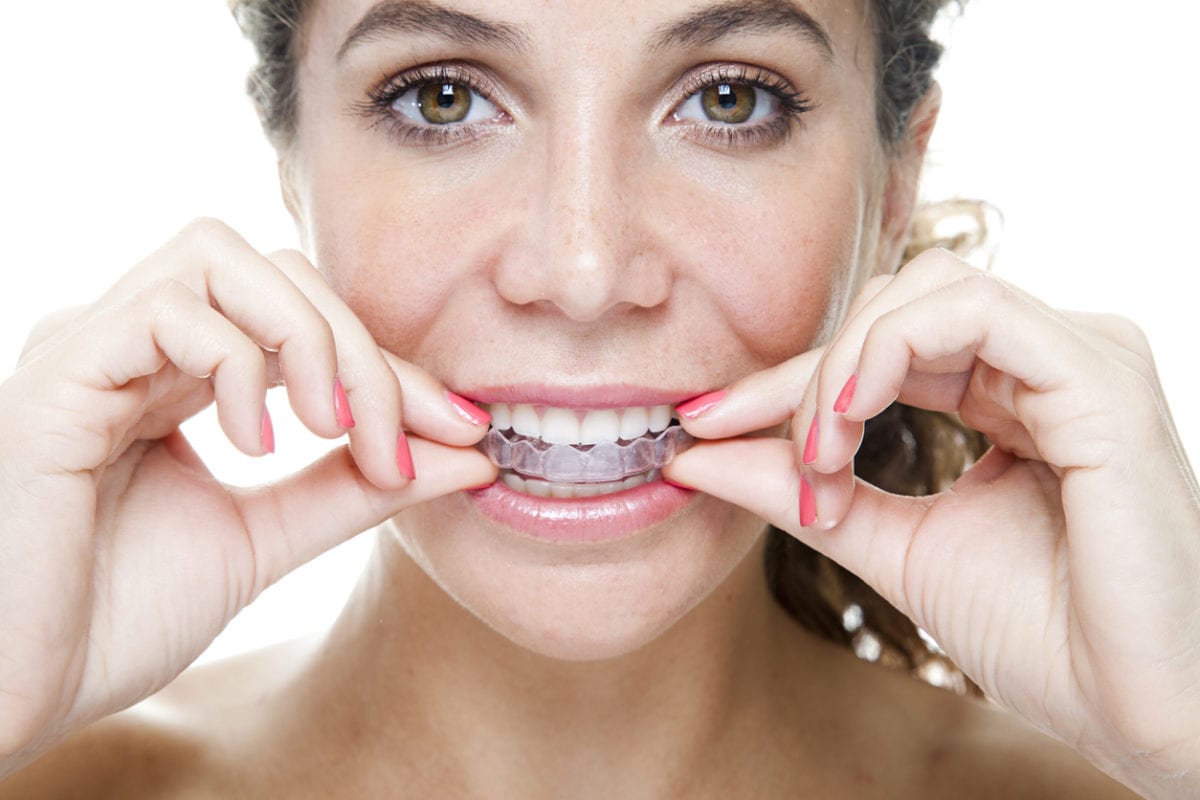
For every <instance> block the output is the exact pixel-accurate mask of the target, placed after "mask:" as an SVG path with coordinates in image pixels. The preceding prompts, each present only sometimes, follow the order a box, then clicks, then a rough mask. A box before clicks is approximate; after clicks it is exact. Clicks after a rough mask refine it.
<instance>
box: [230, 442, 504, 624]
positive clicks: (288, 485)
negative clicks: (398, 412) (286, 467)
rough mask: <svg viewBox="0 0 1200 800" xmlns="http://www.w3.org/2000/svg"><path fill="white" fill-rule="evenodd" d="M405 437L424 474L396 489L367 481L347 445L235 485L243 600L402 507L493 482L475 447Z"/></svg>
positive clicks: (493, 473) (491, 468)
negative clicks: (249, 558) (245, 566)
mask: <svg viewBox="0 0 1200 800" xmlns="http://www.w3.org/2000/svg"><path fill="white" fill-rule="evenodd" d="M410 441H411V447H412V452H413V458H414V459H415V460H416V461H417V462H418V463H420V464H421V477H420V479H419V480H416V481H413V482H411V483H408V484H406V485H405V486H404V487H403V488H401V489H398V490H386V489H380V488H379V487H378V486H376V485H375V484H374V483H373V482H372V481H370V480H368V479H367V478H366V477H365V476H364V475H363V473H362V472H361V470H360V469H359V468H358V465H357V462H356V459H355V458H353V457H352V456H351V455H350V452H349V448H347V447H341V448H338V449H336V450H334V451H333V452H331V453H329V454H327V455H326V456H324V457H323V458H322V459H320V460H319V461H317V462H316V463H314V464H312V465H310V466H309V467H308V468H307V469H305V470H303V471H302V472H299V473H297V474H296V475H293V476H291V477H290V478H288V479H286V480H284V481H283V482H281V483H278V484H275V485H272V486H267V487H261V488H257V489H247V490H238V491H237V492H236V493H235V495H234V499H235V502H236V503H237V504H238V507H239V510H240V512H241V515H242V518H243V519H245V520H246V527H247V530H248V531H249V535H250V544H251V547H252V549H253V553H254V556H255V569H254V574H253V576H247V577H246V578H245V581H244V583H243V585H244V586H245V587H246V597H245V601H246V602H247V603H248V602H249V601H250V600H252V599H253V598H254V597H256V596H258V594H259V593H261V592H262V590H263V589H265V588H266V587H268V586H270V585H271V584H273V583H275V582H276V581H278V580H279V579H280V578H282V577H283V576H284V575H286V574H287V573H289V572H291V571H292V570H293V569H295V568H296V567H298V566H300V565H301V564H304V563H306V562H308V561H310V560H312V559H313V558H315V557H316V556H318V555H320V554H321V553H323V552H325V551H326V550H328V549H329V548H331V547H333V546H335V545H337V544H340V543H341V542H343V541H345V540H347V539H349V538H351V537H353V536H355V535H356V534H358V533H361V532H362V531H365V530H367V529H369V528H371V527H373V526H375V525H378V524H380V523H381V522H383V521H384V520H387V519H388V518H390V517H392V516H394V515H395V514H397V513H398V512H400V511H401V510H403V509H404V508H407V507H409V506H412V505H416V504H418V503H423V502H426V501H429V500H432V499H434V498H437V497H441V496H443V495H447V494H450V493H452V492H456V491H461V490H464V489H469V488H473V487H476V486H481V485H484V484H489V483H493V482H494V481H495V480H496V477H497V470H496V467H495V466H494V465H493V464H492V463H491V462H490V461H488V459H487V457H486V456H484V455H483V454H482V453H480V452H478V451H477V450H475V449H473V448H457V447H447V446H446V445H442V444H438V443H436V442H429V441H426V440H423V439H419V438H417V437H415V436H414V437H412V438H411V439H410Z"/></svg>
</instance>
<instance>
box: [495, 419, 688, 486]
mask: <svg viewBox="0 0 1200 800" xmlns="http://www.w3.org/2000/svg"><path fill="white" fill-rule="evenodd" d="M694 441H695V440H694V439H693V438H692V437H691V435H690V434H688V432H687V431H685V430H684V429H683V428H681V427H679V426H678V425H671V426H670V427H668V428H667V429H666V430H664V431H662V432H661V433H658V434H653V435H648V436H641V437H638V438H636V439H632V440H626V439H620V440H618V441H615V442H601V443H599V444H550V443H548V442H545V441H543V440H542V439H537V438H533V437H529V436H522V435H521V434H519V433H514V432H513V431H512V429H511V428H509V429H506V430H496V429H495V428H493V429H492V430H490V431H488V434H487V436H485V437H484V438H483V441H482V442H480V444H479V447H480V449H481V450H483V452H484V453H485V454H486V455H487V457H488V458H490V459H491V460H492V463H493V464H495V465H496V466H497V467H499V468H500V469H511V470H513V471H514V472H518V473H520V474H521V475H523V476H525V477H527V478H539V479H542V480H546V481H552V482H556V483H605V482H611V481H620V480H624V479H626V478H629V477H631V476H634V475H637V474H639V473H643V472H647V471H649V470H652V469H661V468H662V467H664V466H666V465H667V464H669V463H671V459H673V458H674V457H675V455H676V453H682V452H683V451H684V450H686V449H687V448H688V447H690V446H691V444H692V442H694Z"/></svg>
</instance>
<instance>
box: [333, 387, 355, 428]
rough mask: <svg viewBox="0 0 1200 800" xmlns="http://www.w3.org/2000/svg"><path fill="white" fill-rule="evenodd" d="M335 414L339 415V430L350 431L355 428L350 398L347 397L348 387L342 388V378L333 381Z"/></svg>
mask: <svg viewBox="0 0 1200 800" xmlns="http://www.w3.org/2000/svg"><path fill="white" fill-rule="evenodd" d="M333 413H334V414H336V415H337V423H338V427H339V428H341V429H342V430H349V429H350V428H353V427H354V415H353V414H351V413H350V398H349V397H346V387H344V386H342V379H341V378H335V379H334V381H333Z"/></svg>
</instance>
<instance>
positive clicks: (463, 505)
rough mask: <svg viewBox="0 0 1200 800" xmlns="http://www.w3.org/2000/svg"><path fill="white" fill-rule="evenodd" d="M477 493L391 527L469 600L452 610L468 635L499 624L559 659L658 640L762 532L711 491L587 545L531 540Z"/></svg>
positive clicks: (447, 594)
mask: <svg viewBox="0 0 1200 800" xmlns="http://www.w3.org/2000/svg"><path fill="white" fill-rule="evenodd" d="M470 503H471V501H470V500H468V499H467V498H465V497H463V496H462V495H461V494H460V495H456V496H451V497H448V498H443V499H442V500H440V501H435V503H430V504H426V505H425V506H422V507H418V508H416V509H410V511H408V512H405V513H403V514H402V515H401V516H400V517H397V518H396V519H395V520H393V532H394V533H395V535H396V536H397V537H398V539H399V541H400V543H401V546H402V547H403V548H404V550H405V551H406V552H407V554H408V555H409V557H410V558H411V559H412V560H413V562H415V564H416V565H417V567H419V568H420V569H421V571H423V572H424V573H425V574H426V575H427V576H428V577H429V578H430V579H432V581H433V583H434V584H436V586H437V587H438V588H439V589H440V590H441V593H443V597H444V598H445V599H449V600H451V601H453V605H454V606H455V607H457V608H458V609H459V610H460V613H457V614H453V616H452V619H456V620H457V621H459V622H462V623H463V625H464V626H465V627H464V632H465V633H466V635H469V636H470V635H474V634H478V633H483V634H484V635H489V636H494V635H497V634H498V635H499V636H500V637H502V638H503V639H504V640H507V642H509V643H511V644H513V645H516V646H517V647H520V648H522V649H523V650H526V651H529V652H532V653H536V654H538V655H540V656H543V657H546V658H550V659H556V660H561V661H576V662H579V661H602V660H605V659H612V658H617V657H620V656H624V655H627V654H630V653H633V652H635V651H637V650H639V649H641V648H642V647H645V646H646V645H647V644H649V643H651V642H653V641H655V640H656V639H658V638H659V637H661V636H663V635H664V633H666V632H667V631H668V630H670V629H671V628H672V627H673V626H674V625H675V624H676V623H678V622H679V621H680V620H681V619H683V618H684V617H686V616H687V615H688V614H689V612H691V611H693V610H694V609H696V608H697V606H699V605H700V604H701V603H702V602H703V601H704V599H705V598H707V597H709V596H710V595H712V594H713V592H714V591H716V590H717V589H718V588H719V587H720V586H721V585H722V584H723V583H724V582H725V580H726V579H727V578H728V577H729V576H730V574H731V573H732V572H733V571H734V569H735V568H737V567H738V565H739V564H741V563H742V562H743V561H744V560H745V558H747V557H748V555H749V554H750V552H751V551H752V550H754V549H755V544H756V543H757V542H758V541H759V540H760V539H761V536H762V535H763V525H762V523H761V521H759V520H757V519H756V518H754V517H753V516H751V515H750V514H748V513H747V512H745V511H742V510H740V509H737V508H735V507H733V506H730V505H728V504H726V503H723V502H721V501H719V500H716V499H715V498H711V497H707V496H697V497H696V498H695V502H694V503H692V504H690V505H689V507H688V508H687V509H685V510H683V511H681V512H680V513H678V514H676V515H675V516H674V517H672V518H671V519H669V520H666V521H664V522H662V523H660V524H658V525H655V526H653V527H651V528H649V529H646V530H643V531H640V532H638V533H637V534H636V535H633V536H630V537H628V538H625V539H622V540H620V541H616V542H607V543H604V544H601V545H596V544H591V545H589V546H578V547H574V546H563V545H554V544H548V543H545V542H539V541H534V540H530V539H528V538H527V537H524V536H522V535H520V534H519V533H517V532H514V531H511V530H506V529H503V528H502V527H500V526H497V525H496V524H495V523H493V522H491V521H490V520H487V519H486V518H482V517H480V515H479V514H477V513H476V512H475V511H474V509H473V508H471V505H470ZM435 505H436V506H440V508H437V509H434V508H431V507H432V506H435ZM451 521H452V522H451ZM431 525H432V526H434V527H430V526H431ZM461 610H465V611H466V612H469V613H468V614H462V613H461ZM472 629H473V633H472ZM489 629H490V631H489Z"/></svg>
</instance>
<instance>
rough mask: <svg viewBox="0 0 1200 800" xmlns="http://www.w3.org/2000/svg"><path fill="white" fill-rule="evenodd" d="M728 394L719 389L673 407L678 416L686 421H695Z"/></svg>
mask: <svg viewBox="0 0 1200 800" xmlns="http://www.w3.org/2000/svg"><path fill="white" fill-rule="evenodd" d="M728 394H729V392H728V390H726V389H720V390H718V391H715V392H709V393H708V394H702V395H700V396H699V397H695V398H692V399H691V400H688V401H687V402H686V403H680V404H679V405H678V406H676V407H675V410H676V411H678V412H679V414H680V415H681V416H683V417H686V418H687V419H696V417H699V416H700V415H701V414H705V413H707V412H709V411H711V410H712V409H713V408H714V407H715V406H716V405H717V403H719V402H721V401H722V400H724V399H725V396H726V395H728Z"/></svg>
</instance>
